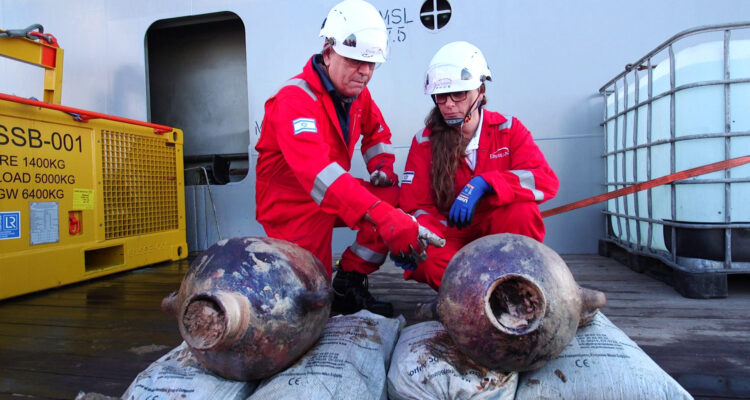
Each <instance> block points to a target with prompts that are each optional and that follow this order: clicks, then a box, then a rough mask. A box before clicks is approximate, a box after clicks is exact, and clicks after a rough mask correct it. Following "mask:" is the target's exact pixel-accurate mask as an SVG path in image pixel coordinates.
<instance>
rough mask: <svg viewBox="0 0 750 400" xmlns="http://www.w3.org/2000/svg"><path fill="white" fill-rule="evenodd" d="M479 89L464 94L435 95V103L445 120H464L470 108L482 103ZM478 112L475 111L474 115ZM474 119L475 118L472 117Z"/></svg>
mask: <svg viewBox="0 0 750 400" xmlns="http://www.w3.org/2000/svg"><path fill="white" fill-rule="evenodd" d="M481 95H482V94H481V93H480V91H479V89H474V90H467V91H463V92H452V93H441V94H436V95H435V102H436V103H437V105H438V107H439V108H440V113H441V114H443V118H445V119H453V118H464V117H465V116H466V113H467V112H468V111H469V108H471V107H472V106H474V105H476V104H477V103H478V102H480V101H481V99H479V98H478V97H479V96H481ZM475 112H477V110H476V109H475V110H474V112H472V114H474V113H475ZM472 117H473V116H472Z"/></svg>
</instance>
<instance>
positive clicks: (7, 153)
mask: <svg viewBox="0 0 750 400" xmlns="http://www.w3.org/2000/svg"><path fill="white" fill-rule="evenodd" d="M53 106H54V105H48V104H45V105H43V106H41V103H40V104H39V105H33V104H21V103H20V102H18V101H9V100H6V99H2V98H0V299H3V298H8V297H12V296H17V295H21V294H25V293H30V292H34V291H38V290H42V289H47V288H52V287H56V286H60V285H65V284H69V283H73V282H77V281H81V280H86V279H91V278H95V277H99V276H103V275H107V274H111V273H115V272H119V271H123V270H128V269H133V268H137V267H141V266H144V265H148V264H153V263H157V262H161V261H166V260H177V259H180V258H184V257H186V256H187V244H186V241H185V199H184V177H183V163H182V159H183V154H182V144H183V142H182V139H183V137H182V132H181V131H180V130H178V129H172V130H169V131H166V132H165V131H164V130H158V129H157V130H156V131H155V129H154V127H153V126H145V125H147V124H145V123H140V122H138V121H130V122H121V121H115V120H112V119H108V118H107V116H101V115H98V114H97V115H96V116H94V117H92V116H91V115H93V114H95V113H90V114H83V115H82V116H83V119H84V120H85V119H88V118H93V119H89V120H88V121H87V122H84V121H76V120H74V118H73V117H72V116H71V115H70V114H69V113H66V112H64V110H62V111H61V109H66V108H65V107H61V106H57V108H58V109H48V108H47V107H53ZM76 111H81V110H76ZM112 118H115V117H112Z"/></svg>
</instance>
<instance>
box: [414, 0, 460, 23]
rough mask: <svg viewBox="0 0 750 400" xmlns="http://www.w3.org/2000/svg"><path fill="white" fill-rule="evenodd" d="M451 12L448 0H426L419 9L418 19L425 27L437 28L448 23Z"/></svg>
mask: <svg viewBox="0 0 750 400" xmlns="http://www.w3.org/2000/svg"><path fill="white" fill-rule="evenodd" d="M452 14H453V11H452V9H451V4H450V3H449V2H448V0H426V1H425V2H424V3H422V8H421V9H420V10H419V19H420V21H422V25H424V27H425V28H427V29H430V30H439V29H442V28H443V27H445V25H447V24H448V21H450V20H451V15H452Z"/></svg>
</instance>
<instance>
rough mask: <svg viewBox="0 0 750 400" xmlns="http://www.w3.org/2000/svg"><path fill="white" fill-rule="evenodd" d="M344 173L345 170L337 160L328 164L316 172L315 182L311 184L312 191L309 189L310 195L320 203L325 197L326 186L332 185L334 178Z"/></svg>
mask: <svg viewBox="0 0 750 400" xmlns="http://www.w3.org/2000/svg"><path fill="white" fill-rule="evenodd" d="M345 173H346V171H345V170H344V169H343V168H341V166H340V165H339V163H337V162H332V163H330V164H328V165H327V166H326V167H325V168H323V169H322V170H321V171H320V172H318V175H317V176H316V177H315V184H313V188H312V191H310V196H311V197H312V198H313V200H315V203H317V204H318V205H320V203H322V202H323V199H324V198H325V197H326V191H327V190H328V187H330V186H331V185H333V182H336V179H339V177H340V176H341V175H344V174H345Z"/></svg>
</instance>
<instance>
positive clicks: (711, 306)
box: [0, 255, 750, 399]
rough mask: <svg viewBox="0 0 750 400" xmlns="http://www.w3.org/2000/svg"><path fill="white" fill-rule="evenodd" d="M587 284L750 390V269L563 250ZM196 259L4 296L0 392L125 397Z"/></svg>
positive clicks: (392, 288)
mask: <svg viewBox="0 0 750 400" xmlns="http://www.w3.org/2000/svg"><path fill="white" fill-rule="evenodd" d="M563 258H564V259H565V260H566V262H567V263H568V265H569V266H570V268H571V270H572V271H573V274H574V275H575V277H576V279H577V280H578V282H579V283H580V284H581V285H583V286H587V287H591V288H595V289H598V290H601V291H604V292H605V293H606V294H607V297H608V305H607V307H605V308H604V309H603V310H602V311H603V312H604V313H605V315H607V316H608V317H609V318H610V319H611V320H612V321H613V322H614V323H615V324H616V325H617V326H619V327H620V328H621V329H622V330H623V331H625V332H626V333H627V334H628V335H629V336H630V337H631V338H632V339H633V340H635V341H636V342H637V343H638V344H639V345H640V346H641V347H642V348H643V349H644V350H645V351H646V352H647V353H648V354H649V355H650V356H651V357H652V358H653V359H654V360H655V361H656V362H657V363H658V364H659V365H660V366H661V367H662V368H664V369H665V370H666V371H667V372H669V373H670V374H671V375H672V376H673V377H675V378H676V379H677V380H678V381H679V382H680V383H681V384H682V385H683V386H684V387H685V388H686V389H688V391H690V392H691V393H692V394H693V395H694V396H695V397H696V398H705V399H707V398H716V399H725V398H750V279H748V276H747V275H743V276H734V277H730V292H729V297H728V298H725V299H711V300H693V299H686V298H683V297H681V296H680V295H679V294H677V293H676V292H675V291H674V290H673V289H672V288H671V287H669V286H667V285H665V284H663V283H661V282H659V281H656V280H654V279H652V278H649V277H647V276H645V275H642V274H638V273H635V272H633V271H631V270H630V269H628V268H627V267H625V266H623V265H622V264H619V263H618V262H616V261H614V260H612V259H608V258H603V257H600V256H596V255H567V256H564V257H563ZM187 266H188V263H187V262H186V261H183V262H176V263H165V264H161V265H157V266H153V267H148V268H142V269H140V270H136V271H131V272H127V273H122V274H119V275H116V276H111V277H107V278H102V279H98V280H95V281H91V282H86V283H81V284H77V285H73V286H69V287H65V288H61V289H56V290H50V291H47V292H43V293H38V294H33V295H27V296H23V297H19V298H15V299H9V300H5V301H0V399H6V398H8V399H10V398H12V399H18V398H42V399H72V398H74V397H75V396H76V394H77V393H78V392H79V391H84V392H97V393H103V394H106V395H110V396H120V395H121V394H122V393H123V392H124V391H125V389H126V388H127V387H128V385H129V384H130V382H131V381H132V380H133V378H135V376H136V375H137V374H138V373H139V372H140V371H142V370H143V369H145V368H146V366H148V365H149V364H150V363H151V362H152V361H154V360H156V359H157V358H159V357H160V356H161V355H162V354H164V353H166V352H167V351H168V350H169V349H171V348H173V347H175V346H177V345H178V344H179V343H180V342H181V340H182V339H181V338H180V336H179V333H178V331H177V323H176V321H175V320H173V319H172V318H170V317H167V316H165V315H163V314H162V313H161V312H160V310H159V304H160V302H161V299H162V298H163V297H164V296H166V295H167V294H169V293H170V292H171V291H172V290H176V289H177V288H178V286H179V283H180V281H181V279H182V276H183V275H184V273H185V271H186V269H187ZM370 286H371V288H372V291H373V293H374V294H375V295H376V296H378V297H381V298H384V299H387V300H390V301H393V302H394V303H395V304H394V305H395V308H396V311H397V312H400V313H402V314H404V316H405V317H406V318H407V321H408V322H409V323H414V322H417V319H416V318H415V317H414V314H413V305H414V304H415V303H416V302H419V301H424V300H426V299H429V298H431V297H432V296H434V292H433V291H432V290H431V289H429V288H428V287H427V286H426V285H422V284H419V283H416V282H405V281H403V279H402V278H401V274H400V272H399V270H397V269H396V267H394V266H393V265H386V266H385V267H384V268H382V269H381V271H379V272H377V273H375V274H373V275H372V276H371V277H370Z"/></svg>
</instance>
